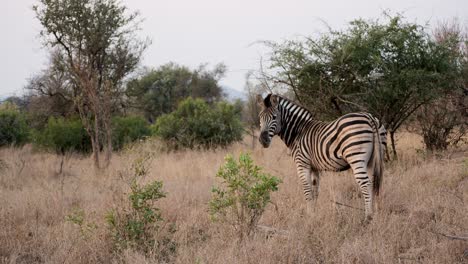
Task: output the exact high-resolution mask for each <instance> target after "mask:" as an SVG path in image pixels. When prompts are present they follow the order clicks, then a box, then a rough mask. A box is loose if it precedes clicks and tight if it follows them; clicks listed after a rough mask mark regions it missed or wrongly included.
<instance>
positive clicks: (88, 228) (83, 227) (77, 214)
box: [65, 208, 98, 239]
mask: <svg viewBox="0 0 468 264" xmlns="http://www.w3.org/2000/svg"><path fill="white" fill-rule="evenodd" d="M65 221H67V222H70V223H72V224H75V225H77V226H78V227H79V230H80V234H81V236H82V237H83V238H84V239H88V238H89V237H91V235H92V234H93V232H94V231H96V229H97V228H98V227H97V225H96V224H95V223H92V222H88V221H87V220H86V215H85V212H84V210H83V209H81V208H75V209H74V210H73V211H72V212H71V213H70V214H68V215H67V216H66V217H65Z"/></svg>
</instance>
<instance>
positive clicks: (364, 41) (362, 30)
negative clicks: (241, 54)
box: [270, 15, 461, 154]
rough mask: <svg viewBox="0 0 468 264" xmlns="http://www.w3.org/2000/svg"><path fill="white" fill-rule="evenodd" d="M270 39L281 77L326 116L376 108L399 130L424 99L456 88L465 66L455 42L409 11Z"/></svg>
mask: <svg viewBox="0 0 468 264" xmlns="http://www.w3.org/2000/svg"><path fill="white" fill-rule="evenodd" d="M270 46H271V47H272V49H273V55H272V58H271V59H272V65H271V67H272V68H274V69H277V70H279V73H278V74H277V75H276V77H274V79H275V80H276V81H277V82H278V83H285V84H287V85H288V86H289V87H291V88H292V89H293V90H294V92H295V94H296V96H297V98H298V99H299V101H300V102H301V103H303V104H305V105H306V106H308V107H309V108H310V109H311V110H313V112H315V113H316V114H317V115H318V116H321V117H322V118H325V119H332V118H335V117H337V116H339V115H342V114H344V113H347V112H353V111H368V112H371V113H372V114H374V115H376V116H377V117H378V118H379V119H380V120H381V121H382V122H383V123H384V125H385V127H386V128H387V129H388V130H389V132H390V134H391V135H393V134H394V132H395V131H396V130H397V129H398V128H399V127H400V126H401V125H402V123H403V122H405V121H406V120H407V119H408V117H409V116H410V115H411V114H412V113H413V112H414V111H416V110H417V109H418V108H419V107H420V106H421V105H423V104H425V103H427V102H430V101H431V100H433V99H434V98H436V97H438V96H439V95H440V94H443V93H444V91H446V89H454V88H455V86H456V85H455V83H456V81H457V78H458V77H457V76H459V75H460V70H461V69H460V67H459V65H460V64H459V63H457V61H458V58H457V56H458V55H457V54H456V53H453V52H452V51H453V45H452V43H451V42H445V43H437V42H436V41H434V40H433V39H432V38H431V37H430V36H429V35H428V34H427V33H426V32H425V30H424V28H423V27H422V26H419V25H417V24H414V23H409V22H405V21H404V20H403V18H402V17H401V16H389V15H386V17H385V19H384V21H365V20H361V19H359V20H355V21H352V22H351V23H350V25H349V27H348V28H347V29H345V30H344V31H331V32H329V33H327V34H323V35H322V36H321V37H319V38H307V39H306V40H305V41H287V42H285V43H283V44H275V43H273V44H272V43H270ZM394 154H396V152H395V153H394Z"/></svg>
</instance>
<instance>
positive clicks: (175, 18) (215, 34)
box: [0, 0, 468, 98]
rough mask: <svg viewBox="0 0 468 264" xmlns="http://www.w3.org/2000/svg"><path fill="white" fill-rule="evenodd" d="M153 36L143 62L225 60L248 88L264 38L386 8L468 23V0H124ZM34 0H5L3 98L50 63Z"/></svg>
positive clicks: (416, 17) (0, 21)
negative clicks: (251, 70) (248, 76)
mask: <svg viewBox="0 0 468 264" xmlns="http://www.w3.org/2000/svg"><path fill="white" fill-rule="evenodd" d="M122 2H123V3H124V4H125V5H127V6H128V7H129V9H130V10H139V11H140V13H141V16H142V18H144V19H145V20H144V22H143V24H142V29H143V30H142V32H141V36H147V37H149V38H150V39H151V40H152V45H151V46H150V47H149V48H148V50H147V51H146V52H145V54H144V59H143V62H142V66H150V67H157V66H159V65H161V64H164V63H167V62H170V61H173V62H176V63H179V64H182V65H187V66H189V67H191V68H194V67H196V66H198V65H199V64H200V63H204V62H207V63H209V64H210V65H214V64H216V63H219V62H224V63H225V64H226V65H227V66H228V69H229V71H228V72H227V76H226V78H224V80H223V81H222V83H223V85H226V86H229V87H231V88H234V89H237V90H242V89H243V87H244V82H245V74H246V72H247V71H248V70H250V69H253V70H255V69H258V65H259V58H260V55H261V54H262V50H263V49H262V47H261V45H251V44H252V43H254V42H256V41H259V40H273V41H281V40H283V39H287V38H293V37H296V36H304V35H312V34H316V33H317V32H320V31H323V30H324V27H323V22H322V21H326V22H327V23H328V24H329V25H330V26H332V27H333V28H342V27H343V26H345V25H346V23H347V22H349V21H350V20H353V19H355V18H378V17H379V16H380V15H381V14H382V11H383V10H387V9H388V10H391V11H393V12H400V13H402V12H403V13H404V14H405V16H406V17H407V18H408V19H409V20H411V21H416V22H418V23H422V24H424V23H426V22H428V23H429V24H431V25H434V24H436V23H437V22H439V21H443V20H450V19H452V18H453V17H458V18H459V20H460V21H461V22H462V23H463V24H464V25H465V26H468V0H444V1H439V0H386V1H376V0H347V1H346V0H341V1H338V0H325V1H318V0H288V1H276V0H231V1H224V0H197V1H193V0H185V1H182V0H166V1H162V0H126V1H122ZM34 3H35V1H34V0H2V3H1V9H0V32H1V33H2V40H1V41H0V81H1V83H0V98H1V97H5V96H9V95H14V94H16V95H20V94H21V93H22V91H23V87H24V86H25V85H26V83H27V79H28V78H29V77H31V76H32V75H33V74H34V73H37V72H38V71H40V70H41V69H43V68H44V67H45V64H46V62H47V56H46V54H47V53H46V52H45V50H44V49H43V48H42V46H41V40H40V39H39V37H38V33H39V30H40V25H39V23H38V22H37V20H36V19H35V17H34V13H33V11H32V10H31V7H32V5H33V4H34Z"/></svg>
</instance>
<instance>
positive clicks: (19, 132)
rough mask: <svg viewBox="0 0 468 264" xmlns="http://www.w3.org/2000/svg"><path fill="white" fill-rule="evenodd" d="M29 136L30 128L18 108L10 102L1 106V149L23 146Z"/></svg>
mask: <svg viewBox="0 0 468 264" xmlns="http://www.w3.org/2000/svg"><path fill="white" fill-rule="evenodd" d="M28 136H29V128H28V126H27V124H26V120H25V118H24V115H23V113H21V112H20V111H19V110H18V107H17V106H16V105H15V104H13V103H11V102H8V101H7V102H3V103H2V104H0V147H3V146H21V145H23V144H24V143H26V141H27V140H28Z"/></svg>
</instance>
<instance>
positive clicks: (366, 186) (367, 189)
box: [351, 161, 373, 220]
mask: <svg viewBox="0 0 468 264" xmlns="http://www.w3.org/2000/svg"><path fill="white" fill-rule="evenodd" d="M351 169H352V170H353V173H354V179H355V180H356V183H357V184H358V186H359V188H360V189H361V193H362V197H363V198H364V208H365V211H366V219H367V220H370V219H372V213H373V212H372V198H373V193H372V179H371V178H369V174H368V172H367V164H366V163H365V162H364V161H362V162H357V163H354V164H352V166H351Z"/></svg>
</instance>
